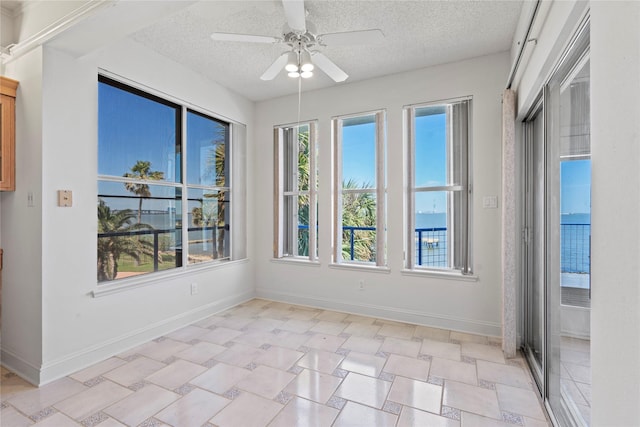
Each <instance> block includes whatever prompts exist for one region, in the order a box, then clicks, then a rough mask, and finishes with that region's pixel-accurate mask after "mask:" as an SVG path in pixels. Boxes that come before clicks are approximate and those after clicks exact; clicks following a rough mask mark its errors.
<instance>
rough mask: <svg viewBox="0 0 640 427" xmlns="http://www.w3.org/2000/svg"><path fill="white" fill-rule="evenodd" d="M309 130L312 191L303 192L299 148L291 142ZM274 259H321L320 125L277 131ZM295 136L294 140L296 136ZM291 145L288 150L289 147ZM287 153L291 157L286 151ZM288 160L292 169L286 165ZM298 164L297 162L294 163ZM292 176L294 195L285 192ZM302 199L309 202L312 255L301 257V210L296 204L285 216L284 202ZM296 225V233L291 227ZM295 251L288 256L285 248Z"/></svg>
mask: <svg viewBox="0 0 640 427" xmlns="http://www.w3.org/2000/svg"><path fill="white" fill-rule="evenodd" d="M301 126H308V128H309V189H308V190H300V189H299V188H297V187H298V160H297V159H298V153H299V151H298V144H293V143H291V141H290V140H289V139H291V138H296V141H297V137H298V135H299V132H300V127H301ZM273 131H274V164H275V168H274V169H275V170H274V172H275V173H274V207H275V210H274V254H273V256H274V258H279V259H286V258H293V259H298V260H305V259H307V260H309V261H312V262H315V261H317V259H318V244H317V226H318V221H317V212H318V187H317V121H309V122H303V123H296V124H288V125H279V126H276V127H274V130H273ZM294 135H295V136H294ZM287 145H288V147H287ZM287 149H288V151H289V152H288V153H287V152H286V150H287ZM286 159H289V161H290V162H289V165H286V164H285V161H286ZM294 160H295V161H294ZM286 173H289V175H290V176H289V177H288V178H289V179H291V180H292V182H293V183H294V188H293V190H291V191H285V179H286V177H285V174H286ZM299 196H308V198H309V255H308V256H302V255H299V254H298V238H299V237H298V209H297V206H298V205H297V203H294V204H293V205H292V206H293V207H294V210H293V212H289V213H287V212H285V198H286V197H291V198H293V199H295V200H296V201H297V198H298V197H299ZM293 224H295V230H293V229H292V228H291V227H292V225H293ZM287 247H289V248H293V253H285V252H286V248H287Z"/></svg>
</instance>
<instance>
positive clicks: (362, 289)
mask: <svg viewBox="0 0 640 427" xmlns="http://www.w3.org/2000/svg"><path fill="white" fill-rule="evenodd" d="M358 289H360V290H361V291H364V280H360V281H359V282H358Z"/></svg>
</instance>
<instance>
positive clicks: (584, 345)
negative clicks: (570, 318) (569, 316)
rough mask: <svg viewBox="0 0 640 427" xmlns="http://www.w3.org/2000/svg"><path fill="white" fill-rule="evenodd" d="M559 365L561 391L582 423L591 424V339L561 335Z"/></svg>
mask: <svg viewBox="0 0 640 427" xmlns="http://www.w3.org/2000/svg"><path fill="white" fill-rule="evenodd" d="M560 366H561V368H560V369H561V371H560V383H561V386H562V392H563V393H564V394H565V395H566V396H567V397H568V398H569V400H570V401H571V402H573V404H574V405H575V407H576V409H577V412H578V413H579V417H581V418H582V421H583V425H586V426H589V425H591V341H589V340H584V339H578V338H570V337H562V341H561V345H560Z"/></svg>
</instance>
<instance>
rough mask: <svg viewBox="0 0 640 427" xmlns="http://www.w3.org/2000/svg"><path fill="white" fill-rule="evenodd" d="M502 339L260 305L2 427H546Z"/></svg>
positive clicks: (79, 381)
mask: <svg viewBox="0 0 640 427" xmlns="http://www.w3.org/2000/svg"><path fill="white" fill-rule="evenodd" d="M525 366H526V365H525V363H524V360H523V359H522V358H521V357H518V358H516V359H510V360H505V359H504V357H503V354H502V352H501V350H500V347H499V343H498V342H496V340H494V339H491V338H487V337H482V336H477V335H470V334H464V333H459V332H450V331H446V330H442V329H433V328H428V327H424V326H416V325H410V324H404V323H398V322H391V321H386V320H381V319H375V318H370V317H363V316H357V315H349V314H345V313H338V312H334V311H327V310H321V309H312V308H308V307H300V306H295V305H290V304H284V303H278V302H271V301H266V300H261V299H254V300H252V301H249V302H247V303H245V304H241V305H239V306H237V307H234V308H232V309H229V310H227V311H225V312H223V313H219V314H218V315H215V316H211V317H209V318H207V319H205V320H202V321H200V322H198V323H195V324H193V325H190V326H187V327H185V328H182V329H180V330H178V331H175V332H173V333H171V334H168V335H166V336H163V337H160V338H158V339H155V340H153V341H151V342H148V343H146V344H143V345H141V346H139V347H136V348H134V349H132V350H130V351H127V352H125V353H122V354H119V355H117V356H115V357H112V358H110V359H107V360H105V361H103V362H100V363H98V364H96V365H94V366H91V367H89V368H86V369H84V370H82V371H80V372H77V373H75V374H73V375H70V376H68V377H65V378H62V379H60V380H58V381H55V382H53V383H50V384H48V385H45V386H43V387H41V388H35V387H32V386H29V385H28V384H26V383H25V382H24V381H23V380H21V379H20V378H19V377H17V376H16V375H14V374H12V373H10V372H9V371H7V370H6V369H4V368H3V369H2V378H1V380H2V384H1V386H2V388H1V400H0V402H1V405H0V408H1V409H0V411H1V412H0V416H1V423H0V424H1V425H2V426H11V427H20V426H30V425H36V426H53V427H65V426H78V425H82V426H85V427H89V426H100V427H113V426H123V425H126V426H180V427H182V426H187V427H191V426H196V427H198V426H207V427H211V426H219V427H227V426H242V427H250V426H271V427H275V426H284V427H291V426H336V427H337V426H368V427H369V426H463V427H467V426H474V427H475V426H502V427H505V426H506V427H509V426H513V425H519V426H527V427H530V426H534V427H538V426H548V425H549V424H548V422H547V420H546V419H545V414H544V411H543V410H542V407H541V405H540V403H539V400H538V398H537V396H536V394H535V392H534V389H533V384H532V380H531V376H530V375H529V373H528V371H526V370H525V369H526V368H525Z"/></svg>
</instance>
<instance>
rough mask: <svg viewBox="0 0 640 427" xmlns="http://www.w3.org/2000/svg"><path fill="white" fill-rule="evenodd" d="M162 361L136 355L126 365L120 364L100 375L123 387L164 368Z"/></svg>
mask: <svg viewBox="0 0 640 427" xmlns="http://www.w3.org/2000/svg"><path fill="white" fill-rule="evenodd" d="M165 366H166V365H165V364H164V363H161V362H158V361H156V360H153V359H149V358H147V357H138V358H137V359H135V360H132V361H131V362H127V364H126V365H122V366H120V367H119V368H116V369H114V370H112V371H109V372H107V373H105V374H103V375H102V376H103V377H105V378H107V379H110V380H111V381H115V382H117V383H118V384H121V385H123V386H125V387H129V386H130V385H132V384H135V383H137V382H140V381H142V380H143V379H144V378H146V377H148V376H149V375H151V374H153V373H154V372H156V371H159V370H160V369H162V368H164V367H165Z"/></svg>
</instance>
